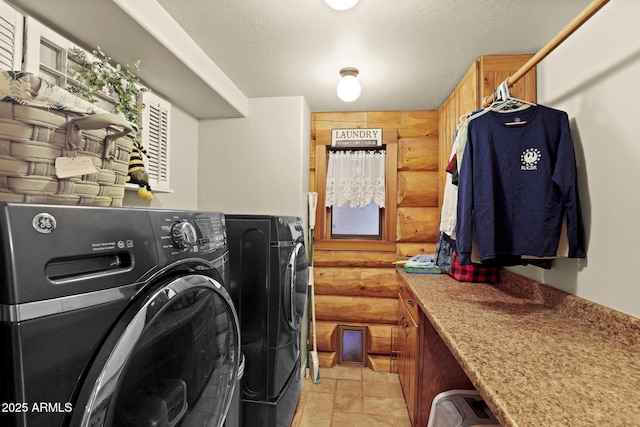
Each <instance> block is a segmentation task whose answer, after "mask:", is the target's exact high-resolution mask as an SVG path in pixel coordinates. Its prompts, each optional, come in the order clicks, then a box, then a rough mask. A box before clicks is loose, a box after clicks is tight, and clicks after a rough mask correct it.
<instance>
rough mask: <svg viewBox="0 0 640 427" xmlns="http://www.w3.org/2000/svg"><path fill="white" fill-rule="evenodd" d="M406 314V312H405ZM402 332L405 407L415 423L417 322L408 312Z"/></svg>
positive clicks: (417, 348)
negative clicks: (406, 396) (404, 357)
mask: <svg viewBox="0 0 640 427" xmlns="http://www.w3.org/2000/svg"><path fill="white" fill-rule="evenodd" d="M407 314H408V313H407ZM400 333H401V334H402V333H404V335H405V338H406V348H407V350H406V352H407V359H406V360H407V369H406V376H407V378H408V380H407V381H406V383H407V387H408V393H407V395H408V396H409V397H408V398H407V408H408V409H409V418H410V419H411V424H412V425H417V423H416V421H417V420H416V418H417V417H416V413H417V409H418V354H419V347H418V342H419V341H418V324H417V323H416V321H415V320H414V319H413V317H411V315H409V314H408V316H407V323H406V327H405V329H404V331H401V332H400Z"/></svg>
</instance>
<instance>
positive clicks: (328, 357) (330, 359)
mask: <svg viewBox="0 0 640 427" xmlns="http://www.w3.org/2000/svg"><path fill="white" fill-rule="evenodd" d="M337 356H338V354H337V353H336V352H335V351H331V352H325V351H319V352H318V362H319V363H318V365H319V366H320V367H321V368H331V367H333V366H334V365H335V364H336V360H338V357H337ZM320 380H322V371H320Z"/></svg>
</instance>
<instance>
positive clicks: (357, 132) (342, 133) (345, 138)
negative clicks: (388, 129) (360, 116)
mask: <svg viewBox="0 0 640 427" xmlns="http://www.w3.org/2000/svg"><path fill="white" fill-rule="evenodd" d="M381 145H382V128H376V129H332V130H331V146H332V147H377V146H381Z"/></svg>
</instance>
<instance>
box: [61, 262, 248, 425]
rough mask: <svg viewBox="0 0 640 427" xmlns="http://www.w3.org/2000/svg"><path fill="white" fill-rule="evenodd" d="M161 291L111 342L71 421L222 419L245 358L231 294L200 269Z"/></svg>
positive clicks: (190, 422)
mask: <svg viewBox="0 0 640 427" xmlns="http://www.w3.org/2000/svg"><path fill="white" fill-rule="evenodd" d="M154 289H155V290H154V291H153V292H152V293H151V294H150V295H149V296H148V297H147V298H146V299H144V300H142V302H141V303H139V304H137V305H135V304H134V306H133V307H131V308H130V310H129V311H128V312H127V313H125V315H124V316H123V317H122V320H123V321H122V322H121V327H120V328H115V329H114V330H113V331H112V332H111V335H110V336H109V338H108V339H107V340H106V342H105V344H104V346H103V348H102V350H101V352H100V353H99V354H98V356H97V357H96V359H95V361H94V365H93V367H92V371H91V372H90V373H89V374H88V376H87V381H86V382H85V384H84V389H83V391H81V392H80V394H79V399H78V400H77V406H76V408H75V410H74V413H73V415H72V417H73V418H72V422H71V425H74V426H75V425H80V426H85V427H88V426H91V427H100V426H105V427H127V426H132V427H133V426H136V427H142V426H165V427H174V426H182V427H191V426H202V425H207V426H221V425H222V423H223V421H224V417H225V415H226V413H227V411H228V409H229V405H230V403H231V398H232V394H233V390H234V387H235V384H236V380H237V377H238V368H239V360H240V348H239V345H240V341H239V340H240V336H239V335H240V331H239V324H238V318H237V314H236V312H235V310H234V308H233V304H232V302H231V298H230V297H229V294H228V293H227V292H226V290H225V289H224V288H223V287H222V285H221V284H220V283H219V282H217V281H215V280H214V279H212V278H210V277H207V276H203V275H198V274H190V275H186V276H180V277H178V278H173V279H170V280H166V282H165V283H163V284H161V285H159V286H157V287H155V288H154Z"/></svg>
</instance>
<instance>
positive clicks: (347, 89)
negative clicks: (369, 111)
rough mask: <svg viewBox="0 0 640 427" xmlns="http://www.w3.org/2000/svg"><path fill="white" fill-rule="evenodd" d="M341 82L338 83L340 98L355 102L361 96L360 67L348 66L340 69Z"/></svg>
mask: <svg viewBox="0 0 640 427" xmlns="http://www.w3.org/2000/svg"><path fill="white" fill-rule="evenodd" d="M340 75H341V76H342V78H341V79H340V83H338V91H337V92H338V98H340V99H342V100H343V101H344V102H353V101H355V100H356V99H358V97H359V96H360V91H361V88H360V82H359V81H358V78H357V77H358V69H357V68H353V67H347V68H343V69H342V70H340Z"/></svg>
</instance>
